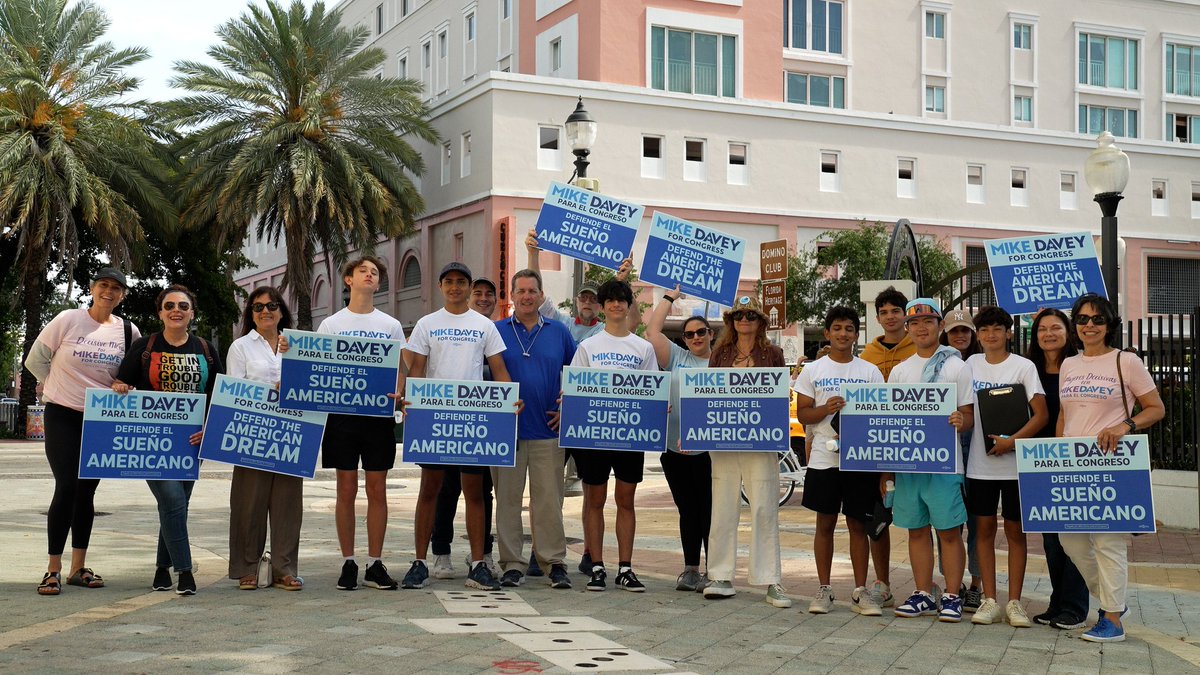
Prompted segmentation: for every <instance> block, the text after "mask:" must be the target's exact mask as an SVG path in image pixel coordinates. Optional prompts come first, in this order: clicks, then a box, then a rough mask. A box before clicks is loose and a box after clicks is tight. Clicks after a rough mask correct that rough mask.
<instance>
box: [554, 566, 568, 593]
mask: <svg viewBox="0 0 1200 675" xmlns="http://www.w3.org/2000/svg"><path fill="white" fill-rule="evenodd" d="M570 587H571V575H569V574H567V566H566V565H553V566H551V567H550V588H570Z"/></svg>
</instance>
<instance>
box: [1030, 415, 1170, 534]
mask: <svg viewBox="0 0 1200 675" xmlns="http://www.w3.org/2000/svg"><path fill="white" fill-rule="evenodd" d="M1016 452H1017V479H1018V482H1019V484H1020V488H1021V526H1022V529H1024V530H1025V531H1026V532H1154V531H1155V528H1154V496H1153V494H1152V493H1151V489H1150V437H1149V436H1146V435H1144V434H1137V435H1129V436H1123V437H1122V438H1121V439H1120V440H1119V441H1117V449H1116V451H1115V452H1113V453H1111V454H1109V453H1104V452H1102V451H1101V450H1100V448H1099V447H1097V445H1096V437H1095V436H1088V437H1078V438H1040V439H1037V438H1034V439H1021V440H1019V441H1017V451H1016Z"/></svg>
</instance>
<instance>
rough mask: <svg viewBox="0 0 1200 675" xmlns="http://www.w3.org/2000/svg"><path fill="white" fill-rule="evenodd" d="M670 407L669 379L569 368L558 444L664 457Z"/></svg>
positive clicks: (633, 372)
mask: <svg viewBox="0 0 1200 675" xmlns="http://www.w3.org/2000/svg"><path fill="white" fill-rule="evenodd" d="M670 403H671V374H670V373H664V372H659V371H652V370H618V369H610V368H580V367H577V366H566V367H564V368H563V369H562V418H561V419H560V420H559V425H558V444H559V445H560V446H562V447H564V448H581V449H584V450H630V451H633V452H662V451H664V450H666V449H667V412H668V410H670Z"/></svg>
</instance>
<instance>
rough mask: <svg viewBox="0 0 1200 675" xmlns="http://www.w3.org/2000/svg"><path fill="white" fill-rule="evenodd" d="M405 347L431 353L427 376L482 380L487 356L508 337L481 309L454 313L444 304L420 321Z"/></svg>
mask: <svg viewBox="0 0 1200 675" xmlns="http://www.w3.org/2000/svg"><path fill="white" fill-rule="evenodd" d="M405 349H407V350H409V351H410V352H412V353H414V354H421V355H422V356H425V357H428V361H427V362H426V364H425V377H428V378H431V379H437V380H482V379H483V362H484V360H485V359H487V358H488V357H490V356H495V355H496V354H499V353H501V352H503V351H504V338H502V337H500V332H499V331H497V330H496V324H494V323H492V321H491V319H489V318H487V317H486V316H484V315H482V314H480V313H479V312H476V311H475V310H473V309H468V310H467V311H465V312H463V313H462V314H451V313H450V312H448V311H446V308H445V307H443V308H442V309H439V310H438V311H436V312H434V313H433V314H427V315H425V316H423V317H421V318H420V319H419V320H418V321H417V325H416V326H413V332H412V335H411V336H410V338H409V341H408V345H407V346H406V347H405Z"/></svg>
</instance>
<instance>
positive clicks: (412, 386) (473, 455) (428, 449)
mask: <svg viewBox="0 0 1200 675" xmlns="http://www.w3.org/2000/svg"><path fill="white" fill-rule="evenodd" d="M519 398H520V395H519V386H518V385H517V384H516V383H515V382H482V381H465V380H433V379H426V378H416V377H410V378H408V380H407V381H406V382H405V385H404V400H405V402H406V403H407V404H408V405H407V407H406V408H405V411H406V415H405V417H404V450H403V454H404V461H405V462H412V463H420V464H469V465H478V466H516V463H517V455H516V452H517V408H516V405H517V400H518V399H519Z"/></svg>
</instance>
